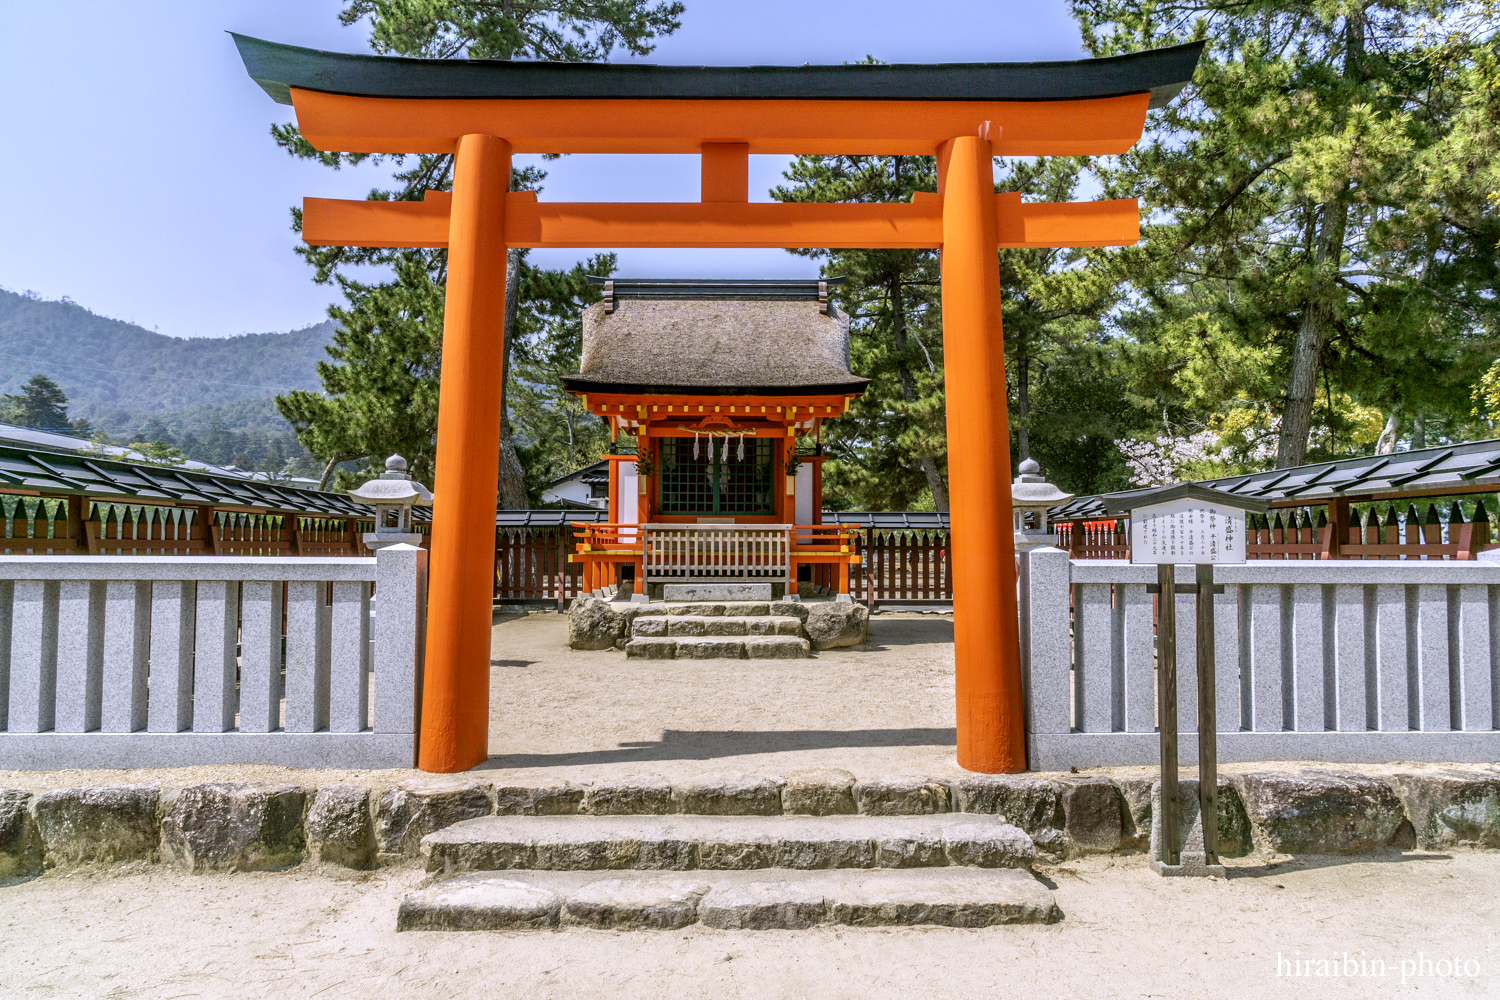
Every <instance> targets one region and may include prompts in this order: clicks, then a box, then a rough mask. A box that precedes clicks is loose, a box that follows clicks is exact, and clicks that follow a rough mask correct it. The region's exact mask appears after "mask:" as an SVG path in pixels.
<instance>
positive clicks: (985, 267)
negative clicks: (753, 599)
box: [938, 136, 1026, 774]
mask: <svg viewBox="0 0 1500 1000" xmlns="http://www.w3.org/2000/svg"><path fill="white" fill-rule="evenodd" d="M938 163H939V177H940V181H939V183H940V185H941V191H942V196H943V258H942V260H943V264H942V266H943V357H944V365H945V370H946V372H947V376H946V379H947V380H946V388H947V402H948V407H947V409H948V441H949V448H948V496H949V498H950V509H949V516H950V518H951V523H952V555H951V559H952V564H953V644H954V658H955V667H956V677H955V681H956V685H955V686H956V694H957V709H958V763H959V766H960V767H963V768H966V769H967V770H970V771H979V772H984V773H990V774H998V773H1005V772H1015V771H1024V770H1025V769H1026V734H1025V729H1024V713H1023V711H1022V704H1021V662H1020V647H1019V638H1018V635H1017V622H1016V555H1015V534H1014V527H1013V526H1012V523H1011V521H1012V515H1011V503H1010V491H1009V489H1008V486H1009V483H1010V478H1011V477H1010V431H1009V427H1008V421H1007V414H1006V390H1005V345H1004V341H1003V339H1002V336H1001V332H1000V268H999V261H998V258H997V253H998V249H999V247H998V244H999V236H998V224H997V220H996V218H995V182H994V166H993V159H992V155H991V149H990V142H989V140H988V139H981V138H977V137H974V136H964V137H962V138H957V139H952V140H950V141H949V142H947V143H944V144H943V148H942V149H941V150H940V151H939V157H938Z"/></svg>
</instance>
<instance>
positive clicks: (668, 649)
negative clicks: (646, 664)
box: [625, 639, 677, 660]
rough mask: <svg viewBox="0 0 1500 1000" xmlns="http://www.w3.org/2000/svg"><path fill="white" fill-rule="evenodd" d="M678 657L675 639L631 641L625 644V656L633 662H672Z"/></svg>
mask: <svg viewBox="0 0 1500 1000" xmlns="http://www.w3.org/2000/svg"><path fill="white" fill-rule="evenodd" d="M676 655H677V641H676V640H675V639H631V640H630V641H629V642H627V643H626V644H625V656H626V657H627V658H628V659H632V660H670V659H674V658H675V657H676Z"/></svg>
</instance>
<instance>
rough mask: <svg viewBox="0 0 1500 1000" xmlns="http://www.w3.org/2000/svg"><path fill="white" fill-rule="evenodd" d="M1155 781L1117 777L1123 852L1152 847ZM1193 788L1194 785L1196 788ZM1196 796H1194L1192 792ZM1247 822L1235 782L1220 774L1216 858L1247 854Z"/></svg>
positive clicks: (1248, 829)
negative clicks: (1121, 809) (1152, 807)
mask: <svg viewBox="0 0 1500 1000" xmlns="http://www.w3.org/2000/svg"><path fill="white" fill-rule="evenodd" d="M1156 781H1157V779H1156V778H1155V777H1151V776H1144V777H1138V778H1117V779H1115V786H1116V787H1117V788H1119V790H1120V796H1121V800H1122V803H1123V805H1124V810H1123V813H1122V817H1121V818H1122V821H1123V823H1124V826H1123V828H1122V833H1121V837H1120V847H1121V849H1123V850H1142V851H1144V850H1146V849H1148V848H1149V847H1150V844H1151V795H1152V789H1153V787H1155V785H1156ZM1195 787H1196V786H1195ZM1194 794H1195V795H1196V794H1197V793H1196V792H1194ZM1251 846H1252V845H1251V838H1250V819H1249V817H1247V816H1246V815H1245V804H1244V802H1242V801H1241V800H1240V793H1239V791H1238V790H1237V789H1236V788H1235V787H1234V783H1233V782H1232V781H1231V780H1230V779H1229V778H1228V777H1227V776H1226V775H1222V774H1221V775H1219V856H1220V857H1225V858H1238V857H1243V856H1244V855H1246V854H1249V853H1250V849H1251Z"/></svg>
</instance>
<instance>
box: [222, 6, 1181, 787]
mask: <svg viewBox="0 0 1500 1000" xmlns="http://www.w3.org/2000/svg"><path fill="white" fill-rule="evenodd" d="M234 39H235V44H236V45H237V46H238V47H239V51H240V55H241V58H242V59H243V60H244V63H245V68H246V69H247V70H248V71H249V73H250V76H251V77H252V78H253V79H254V80H255V81H256V82H257V83H259V84H260V85H261V87H263V88H264V89H265V90H266V92H267V93H269V94H270V95H271V97H272V98H274V99H275V100H277V101H278V102H280V103H282V104H290V105H292V106H293V107H294V108H295V109H296V114H297V124H298V127H299V128H300V129H301V132H302V135H303V137H304V138H305V139H307V141H308V142H310V143H311V144H312V145H313V146H315V147H316V148H318V149H320V150H328V151H333V150H337V151H341V152H361V153H451V154H453V155H454V157H455V162H454V172H453V192H452V194H451V195H449V194H447V193H441V192H435V191H434V192H428V193H427V196H426V198H425V199H424V200H423V201H420V202H418V201H408V202H385V201H338V200H330V199H323V198H308V199H306V201H305V203H304V208H303V238H304V239H305V240H306V241H307V242H309V243H312V244H315V245H325V246H386V247H447V248H448V287H447V307H446V313H445V316H444V320H443V368H442V394H441V397H440V401H439V409H438V438H437V475H436V480H435V482H434V483H433V493H434V495H435V497H436V501H435V509H434V512H433V531H432V563H431V572H430V577H429V597H428V608H429V612H428V626H427V654H426V671H425V675H424V680H423V691H422V719H421V737H420V751H419V760H418V766H419V767H421V768H422V769H423V770H426V771H460V770H464V769H466V768H468V767H472V766H473V765H475V764H478V763H480V762H481V761H483V760H484V759H485V757H486V756H487V753H488V732H489V672H490V671H489V661H490V603H491V590H492V585H493V581H492V579H491V576H492V573H493V569H494V567H493V559H494V554H493V553H492V552H490V551H488V550H487V549H485V548H483V547H479V546H475V545H474V544H473V541H474V539H477V538H483V537H487V536H488V534H489V533H490V532H491V531H492V530H493V527H494V524H493V522H494V510H495V496H496V474H497V463H498V457H497V456H498V450H499V428H500V358H501V350H500V348H501V337H502V331H503V327H504V323H503V320H504V311H505V256H506V249H507V248H508V247H784V248H797V247H834V248H838V247H933V248H941V250H942V285H943V292H942V308H943V349H944V357H945V371H946V390H947V404H948V405H947V413H948V416H947V422H948V440H949V442H950V446H949V453H948V476H949V492H950V496H951V511H950V516H951V524H952V531H953V540H954V541H953V557H952V558H953V575H954V601H953V603H954V647H955V656H956V660H957V670H956V687H957V710H958V763H959V764H960V765H961V766H962V767H965V768H967V769H969V770H972V771H982V772H989V773H1000V772H1009V771H1021V770H1024V769H1025V767H1026V740H1025V722H1024V719H1023V713H1022V695H1021V684H1022V678H1021V666H1020V651H1019V648H1018V638H1017V621H1016V586H1015V553H1014V546H1013V535H1012V532H1013V528H1012V519H1011V510H1010V493H1009V490H1008V486H1009V483H1010V441H1009V430H1008V427H1007V419H1006V389H1005V351H1004V345H1003V341H1002V338H1001V332H1000V276H999V269H998V266H997V263H996V256H995V254H996V251H997V250H998V249H999V248H1000V247H1060V246H1125V245H1128V244H1131V243H1134V242H1136V240H1137V239H1139V236H1140V217H1139V209H1138V207H1137V205H1136V202H1135V199H1123V200H1119V201H1103V202H1085V203H1077V204H1061V205H1047V204H1023V203H1022V202H1021V199H1020V197H1019V196H1018V195H1014V194H1009V195H1007V194H996V192H995V185H994V171H993V157H995V156H1071V155H1089V154H1108V153H1122V152H1124V151H1126V150H1127V149H1129V148H1130V147H1131V146H1132V145H1134V144H1135V143H1136V141H1138V140H1139V139H1140V136H1141V132H1142V130H1143V129H1144V127H1145V120H1146V111H1147V109H1148V108H1152V107H1159V106H1161V105H1163V104H1165V103H1166V102H1167V101H1169V100H1171V98H1172V97H1173V96H1175V95H1176V93H1177V92H1178V91H1179V90H1181V89H1182V87H1183V86H1185V85H1186V84H1187V82H1188V81H1189V80H1190V79H1191V77H1192V73H1193V68H1194V66H1195V65H1196V64H1197V60H1198V54H1199V51H1200V49H1201V44H1193V45H1184V46H1178V47H1175V48H1169V49H1159V50H1155V51H1151V52H1142V53H1137V54H1134V55H1128V56H1118V57H1114V58H1110V59H1094V60H1080V61H1076V62H1053V63H984V64H953V65H934V66H901V65H894V66H869V65H857V66H853V65H844V66H800V67H754V68H730V67H688V66H650V65H640V64H562V63H526V62H500V61H483V60H425V59H402V58H390V57H377V56H358V55H342V54H336V53H330V52H322V51H317V50H314V49H303V48H297V47H294V46H287V45H280V44H276V43H272V42H265V41H260V40H257V39H253V38H246V37H243V36H240V35H236V36H234ZM513 153H691V154H696V155H699V156H701V158H702V186H701V190H700V198H699V201H698V202H695V203H668V204H642V203H634V204H629V203H627V204H610V203H601V204H557V203H549V202H545V201H538V200H537V198H536V196H535V195H534V194H532V193H530V192H524V191H510V190H509V188H510V165H511V155H512V154H513ZM752 153H756V154H780V155H800V154H814V153H823V154H847V155H864V156H881V155H909V156H936V157H937V161H938V190H937V192H936V193H933V194H921V193H919V194H917V195H915V196H914V197H913V198H912V201H911V202H910V203H907V204H751V203H750V202H749V188H748V164H749V160H748V157H749V156H750V154H752Z"/></svg>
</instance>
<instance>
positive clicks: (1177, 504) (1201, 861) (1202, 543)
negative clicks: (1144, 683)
mask: <svg viewBox="0 0 1500 1000" xmlns="http://www.w3.org/2000/svg"><path fill="white" fill-rule="evenodd" d="M1267 506H1269V505H1268V504H1267V503H1266V502H1264V501H1259V500H1252V499H1249V498H1247V497H1237V496H1234V495H1233V494H1229V493H1224V492H1221V491H1219V490H1214V489H1209V488H1208V487H1205V486H1198V485H1195V484H1192V483H1179V484H1177V485H1175V486H1165V487H1162V488H1160V489H1154V490H1147V491H1144V492H1141V493H1134V494H1131V495H1129V496H1123V497H1116V498H1106V499H1105V510H1106V512H1108V513H1109V514H1111V515H1114V516H1119V515H1122V514H1123V515H1125V516H1127V517H1128V518H1129V519H1130V561H1131V562H1132V563H1135V564H1137V565H1141V564H1145V565H1155V566H1156V583H1155V584H1154V585H1148V586H1147V588H1146V589H1147V590H1148V591H1149V592H1151V593H1154V594H1156V595H1157V601H1156V724H1157V730H1158V732H1159V733H1160V734H1161V793H1160V800H1159V801H1160V807H1159V810H1160V815H1159V816H1158V817H1156V818H1155V820H1154V821H1153V826H1154V827H1156V828H1157V829H1159V830H1160V839H1159V843H1157V842H1156V841H1157V838H1156V837H1153V838H1152V839H1153V844H1152V866H1153V867H1154V868H1155V869H1156V870H1157V872H1158V873H1159V874H1162V875H1199V874H1214V873H1222V868H1220V867H1219V824H1218V816H1219V754H1218V719H1217V705H1216V701H1215V691H1216V686H1215V682H1214V607H1213V595H1214V594H1222V593H1223V592H1224V587H1223V586H1222V585H1218V586H1216V585H1215V584H1214V582H1213V581H1214V564H1215V563H1242V562H1244V561H1245V514H1246V512H1247V511H1254V512H1256V513H1260V512H1262V511H1264V510H1265V509H1266V508H1267ZM1180 563H1189V564H1192V565H1193V566H1194V567H1195V571H1194V580H1193V582H1192V583H1178V582H1177V565H1178V564H1180ZM1178 594H1195V595H1197V602H1196V626H1197V627H1196V629H1195V631H1196V635H1197V647H1198V815H1199V817H1200V822H1201V824H1202V828H1203V850H1202V857H1201V858H1200V857H1198V856H1197V852H1196V851H1193V852H1189V854H1190V856H1189V857H1187V858H1184V856H1183V855H1184V851H1183V843H1182V820H1181V816H1182V801H1181V795H1180V792H1179V790H1178V781H1177V600H1176V595H1178ZM1210 866H1212V868H1210Z"/></svg>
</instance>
